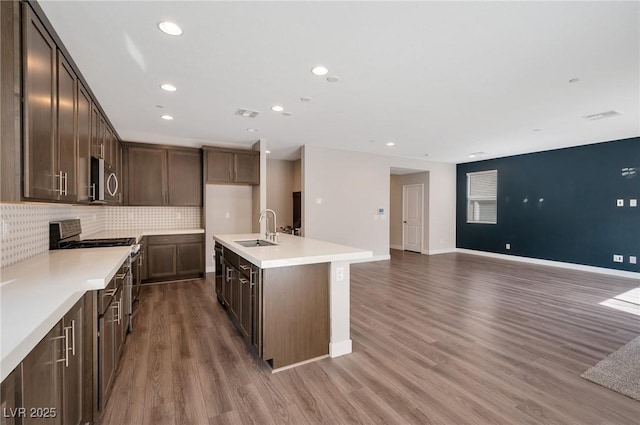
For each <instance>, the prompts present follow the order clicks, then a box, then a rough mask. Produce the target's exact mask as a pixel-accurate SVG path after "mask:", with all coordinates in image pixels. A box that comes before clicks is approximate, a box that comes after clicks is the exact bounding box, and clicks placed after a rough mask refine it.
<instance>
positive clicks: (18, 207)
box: [0, 203, 106, 268]
mask: <svg viewBox="0 0 640 425" xmlns="http://www.w3.org/2000/svg"><path fill="white" fill-rule="evenodd" d="M0 217H2V223H1V228H0V253H1V260H0V268H2V267H5V266H8V265H10V264H13V263H17V262H18V261H20V260H24V259H25V258H29V257H33V256H34V255H37V254H40V253H41V252H45V251H47V250H49V222H50V221H52V220H59V219H65V218H79V219H80V221H81V223H82V232H83V234H85V235H88V234H91V233H95V232H99V231H100V230H104V228H105V218H106V212H105V207H103V206H79V205H53V204H26V203H25V204H3V203H0Z"/></svg>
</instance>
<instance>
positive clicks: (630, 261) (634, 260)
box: [629, 255, 638, 264]
mask: <svg viewBox="0 0 640 425" xmlns="http://www.w3.org/2000/svg"><path fill="white" fill-rule="evenodd" d="M637 263H638V259H637V258H636V256H635V255H630V256H629V264H637Z"/></svg>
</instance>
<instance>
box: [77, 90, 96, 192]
mask: <svg viewBox="0 0 640 425" xmlns="http://www.w3.org/2000/svg"><path fill="white" fill-rule="evenodd" d="M76 96H77V101H76V103H77V111H78V114H77V124H78V126H77V138H78V186H77V190H78V201H79V202H82V203H87V202H90V201H91V199H92V198H91V195H92V194H91V107H92V102H91V97H90V96H89V94H88V93H87V90H86V89H85V88H84V86H83V85H82V83H80V82H79V81H78V83H77V90H76Z"/></svg>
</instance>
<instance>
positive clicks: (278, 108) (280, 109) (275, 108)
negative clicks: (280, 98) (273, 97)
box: [271, 105, 284, 112]
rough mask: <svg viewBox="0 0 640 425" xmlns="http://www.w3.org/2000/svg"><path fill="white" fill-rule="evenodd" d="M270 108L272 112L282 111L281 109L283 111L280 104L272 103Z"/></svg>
mask: <svg viewBox="0 0 640 425" xmlns="http://www.w3.org/2000/svg"><path fill="white" fill-rule="evenodd" d="M271 110H272V111H273V112H282V111H284V108H283V107H282V106H280V105H273V106H272V107H271Z"/></svg>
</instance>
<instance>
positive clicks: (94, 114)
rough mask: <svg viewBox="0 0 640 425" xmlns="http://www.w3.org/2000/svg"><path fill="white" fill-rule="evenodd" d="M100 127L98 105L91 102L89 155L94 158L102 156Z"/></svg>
mask: <svg viewBox="0 0 640 425" xmlns="http://www.w3.org/2000/svg"><path fill="white" fill-rule="evenodd" d="M101 130H102V128H101V127H100V111H99V110H98V107H97V106H96V105H94V104H93V103H92V104H91V155H92V156H95V157H96V158H103V159H104V155H103V151H104V149H103V147H102V132H101Z"/></svg>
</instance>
